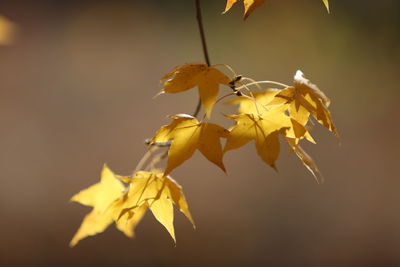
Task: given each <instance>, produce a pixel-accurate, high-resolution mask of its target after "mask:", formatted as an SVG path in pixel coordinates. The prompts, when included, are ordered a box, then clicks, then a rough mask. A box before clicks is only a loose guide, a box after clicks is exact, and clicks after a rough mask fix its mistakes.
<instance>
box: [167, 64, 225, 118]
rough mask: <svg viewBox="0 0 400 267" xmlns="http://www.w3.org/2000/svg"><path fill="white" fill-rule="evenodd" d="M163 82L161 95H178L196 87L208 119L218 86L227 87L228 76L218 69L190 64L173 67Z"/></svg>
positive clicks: (205, 65)
mask: <svg viewBox="0 0 400 267" xmlns="http://www.w3.org/2000/svg"><path fill="white" fill-rule="evenodd" d="M166 79H168V80H167V81H165V83H164V88H163V90H162V91H161V93H163V92H166V93H179V92H183V91H186V90H189V89H191V88H193V87H196V86H197V87H198V89H199V95H200V99H201V103H202V105H203V107H204V109H205V111H206V114H207V116H208V117H209V116H210V114H211V111H212V108H213V106H214V104H215V102H216V99H217V96H218V91H219V84H225V85H227V84H228V83H229V82H230V79H229V77H228V76H226V75H225V74H224V73H222V72H221V71H219V70H218V69H216V68H214V67H212V66H208V65H207V64H205V63H191V64H185V65H183V66H178V67H175V68H174V69H173V70H172V71H171V72H170V73H168V74H166V75H165V76H164V77H162V78H161V81H164V80H166Z"/></svg>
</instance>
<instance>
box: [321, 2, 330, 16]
mask: <svg viewBox="0 0 400 267" xmlns="http://www.w3.org/2000/svg"><path fill="white" fill-rule="evenodd" d="M322 1H323V2H324V5H325V7H326V10H328V13H330V11H329V1H328V0H322Z"/></svg>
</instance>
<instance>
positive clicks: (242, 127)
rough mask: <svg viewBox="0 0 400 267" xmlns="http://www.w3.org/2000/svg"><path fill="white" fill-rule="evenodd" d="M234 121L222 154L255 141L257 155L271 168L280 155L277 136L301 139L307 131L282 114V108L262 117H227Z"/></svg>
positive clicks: (248, 115)
mask: <svg viewBox="0 0 400 267" xmlns="http://www.w3.org/2000/svg"><path fill="white" fill-rule="evenodd" d="M228 117H229V118H231V119H234V120H236V125H235V126H234V127H232V129H231V130H230V133H229V135H228V138H227V141H226V145H225V148H224V153H225V152H227V151H229V150H233V149H237V148H239V147H242V146H244V145H245V144H247V143H248V142H250V141H251V140H255V143H256V149H257V153H258V155H259V156H260V157H261V158H262V159H263V160H264V161H265V162H266V163H267V164H268V165H270V166H271V167H272V168H274V169H276V166H275V161H276V160H277V159H278V156H279V153H280V143H279V135H280V134H281V135H283V136H291V137H293V138H294V139H301V138H303V137H304V135H305V134H306V132H307V130H306V129H305V128H304V127H303V126H302V125H300V124H298V123H296V122H295V121H293V120H291V119H290V118H289V117H288V116H286V115H285V114H284V113H283V110H282V107H280V108H276V109H271V110H270V111H269V112H267V113H265V114H263V115H262V116H259V115H254V114H239V115H232V116H228Z"/></svg>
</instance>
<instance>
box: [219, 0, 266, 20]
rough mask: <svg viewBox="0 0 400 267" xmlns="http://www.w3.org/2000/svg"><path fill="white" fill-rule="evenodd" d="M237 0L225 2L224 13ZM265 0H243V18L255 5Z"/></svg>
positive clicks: (257, 5) (245, 17)
mask: <svg viewBox="0 0 400 267" xmlns="http://www.w3.org/2000/svg"><path fill="white" fill-rule="evenodd" d="M237 1H238V0H228V1H227V2H226V7H225V11H224V13H226V12H228V10H229V9H231V7H232V6H233V5H234V4H235V3H236V2H237ZM264 2H265V0H243V5H244V19H247V17H248V16H249V15H250V14H251V12H253V11H254V10H255V9H256V8H257V7H259V6H261V5H262V4H264Z"/></svg>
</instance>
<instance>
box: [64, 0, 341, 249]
mask: <svg viewBox="0 0 400 267" xmlns="http://www.w3.org/2000/svg"><path fill="white" fill-rule="evenodd" d="M236 2H238V0H228V1H227V4H226V8H225V12H227V11H228V10H229V9H230V8H231V7H232V6H233V5H234V4H235V3H236ZM263 2H264V0H243V4H244V9H245V12H244V18H245V19H246V18H247V17H248V16H249V15H250V14H251V12H253V11H254V9H256V8H257V7H259V6H260V5H262V4H263ZM323 3H324V4H325V6H326V8H327V9H328V11H329V6H328V1H327V0H323ZM161 82H162V86H163V88H162V90H161V92H160V93H159V94H164V93H170V94H174V93H180V92H183V91H186V90H191V89H196V88H197V90H198V94H199V99H200V101H201V105H202V107H203V108H204V111H205V112H204V113H205V114H204V116H203V117H202V118H198V117H197V115H198V114H197V112H196V114H194V115H189V114H185V113H182V114H176V115H172V116H170V120H171V121H170V122H169V124H167V125H165V126H162V127H161V128H160V129H159V130H158V131H156V132H155V134H154V137H152V138H151V139H149V140H148V141H147V144H148V152H147V153H146V154H145V156H144V157H143V159H142V160H141V161H140V162H139V164H138V166H137V167H136V168H135V170H134V171H133V173H132V175H125V176H120V175H116V174H114V173H113V172H112V171H111V170H110V169H109V168H108V167H107V166H104V167H103V171H102V173H101V179H100V182H99V183H97V184H95V185H92V186H91V187H89V188H87V189H85V190H83V191H81V192H79V193H78V194H76V195H74V196H73V197H72V199H71V200H72V201H75V202H79V203H81V204H83V205H87V206H90V207H92V208H93V209H92V211H91V212H90V213H89V214H88V215H86V216H85V218H84V219H83V222H82V224H81V226H80V228H79V229H78V231H77V233H76V234H75V236H74V237H73V239H72V241H71V243H70V245H71V246H75V245H76V244H77V243H78V242H79V241H80V240H81V239H83V238H85V237H87V236H91V235H95V234H98V233H101V232H103V231H104V230H105V229H106V228H107V227H108V226H109V225H110V224H112V223H115V225H116V227H117V228H118V229H119V230H120V231H122V232H123V233H124V234H125V235H127V236H128V237H133V236H134V229H135V227H136V225H137V224H138V223H139V222H140V220H141V219H142V217H143V216H144V215H145V213H146V211H147V210H150V211H151V212H152V214H153V215H154V217H155V218H156V219H157V220H158V221H159V222H160V223H161V224H162V225H163V226H164V227H165V228H166V229H167V231H168V232H169V234H170V235H171V237H172V238H173V239H174V241H175V232H174V226H173V219H174V211H173V207H174V206H176V207H177V208H178V209H179V210H180V211H181V212H182V213H183V214H184V215H185V216H186V217H187V218H188V220H189V221H190V222H191V223H192V224H193V226H194V221H193V218H192V216H191V214H190V212H189V208H188V204H187V202H186V198H185V196H184V194H183V192H182V188H181V187H180V186H179V185H178V183H177V182H176V181H175V180H173V179H172V178H171V177H170V174H171V173H172V172H173V171H174V169H176V168H177V167H179V166H180V165H181V164H183V163H184V162H185V161H187V160H189V159H190V158H191V157H192V155H193V154H194V152H195V151H196V150H198V151H200V152H201V154H202V155H203V156H204V157H205V158H206V159H207V160H208V161H210V162H211V163H213V164H215V165H216V166H218V167H219V168H220V169H221V170H222V171H226V170H225V166H224V163H223V158H224V155H225V154H226V153H228V152H229V151H231V150H235V149H239V148H241V147H242V146H244V145H246V144H248V143H249V142H250V141H254V144H255V147H256V151H257V153H258V156H259V157H260V158H261V159H262V160H263V161H264V162H265V163H266V164H268V165H269V166H271V167H272V168H273V169H275V170H277V169H278V168H277V166H276V161H277V159H278V157H279V155H280V151H281V145H282V143H286V144H287V145H288V147H289V148H290V149H291V150H292V151H293V153H294V154H295V155H296V156H297V157H298V159H299V160H300V161H301V162H302V163H303V164H304V166H305V167H306V168H307V169H308V170H309V171H310V172H311V174H312V175H313V176H314V178H315V179H316V181H317V182H321V181H322V175H321V173H320V171H319V170H318V167H317V165H316V164H315V162H314V160H313V159H312V158H311V157H310V156H309V155H308V154H307V153H306V152H305V151H304V149H303V148H302V147H301V145H300V144H301V142H311V143H315V140H314V138H313V137H312V136H311V133H310V131H309V127H308V126H309V124H310V123H312V122H311V121H312V120H314V121H316V122H318V123H319V124H321V125H322V126H324V127H325V128H326V129H328V130H329V131H331V132H332V133H333V134H335V135H336V136H337V137H339V134H338V132H337V130H336V127H335V125H334V123H333V121H332V117H331V114H330V112H329V110H328V106H329V104H330V100H329V99H328V97H327V96H326V95H325V94H324V93H323V92H322V91H321V90H319V89H318V87H317V86H316V85H314V84H313V83H311V82H310V81H309V80H308V79H306V78H305V77H304V74H303V73H302V72H301V71H300V70H299V71H297V73H296V74H295V75H294V79H293V84H292V85H286V84H282V83H279V82H275V81H254V80H253V79H251V78H248V77H243V76H240V75H237V74H236V73H235V71H234V70H233V69H232V68H231V67H230V66H227V65H224V64H218V65H212V66H209V65H208V64H207V63H190V64H184V65H181V66H178V67H175V68H173V69H172V70H171V71H170V72H169V73H167V74H166V75H165V76H164V77H162V78H161ZM220 93H222V95H223V96H222V97H220V98H218V96H219V95H220ZM226 98H231V99H230V100H228V101H226V100H227V99H226ZM221 102H223V103H228V104H231V105H237V106H238V109H237V112H236V114H231V115H225V117H226V119H227V120H229V121H231V122H232V127H230V128H229V129H225V128H224V127H222V126H220V125H217V124H215V123H212V122H210V120H211V119H212V110H213V107H214V106H215V105H216V104H220V103H221ZM163 150H164V151H163ZM164 158H166V161H167V163H166V167H165V168H164V169H161V168H160V167H158V164H159V163H160V162H161V161H162V160H163V159H164Z"/></svg>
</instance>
